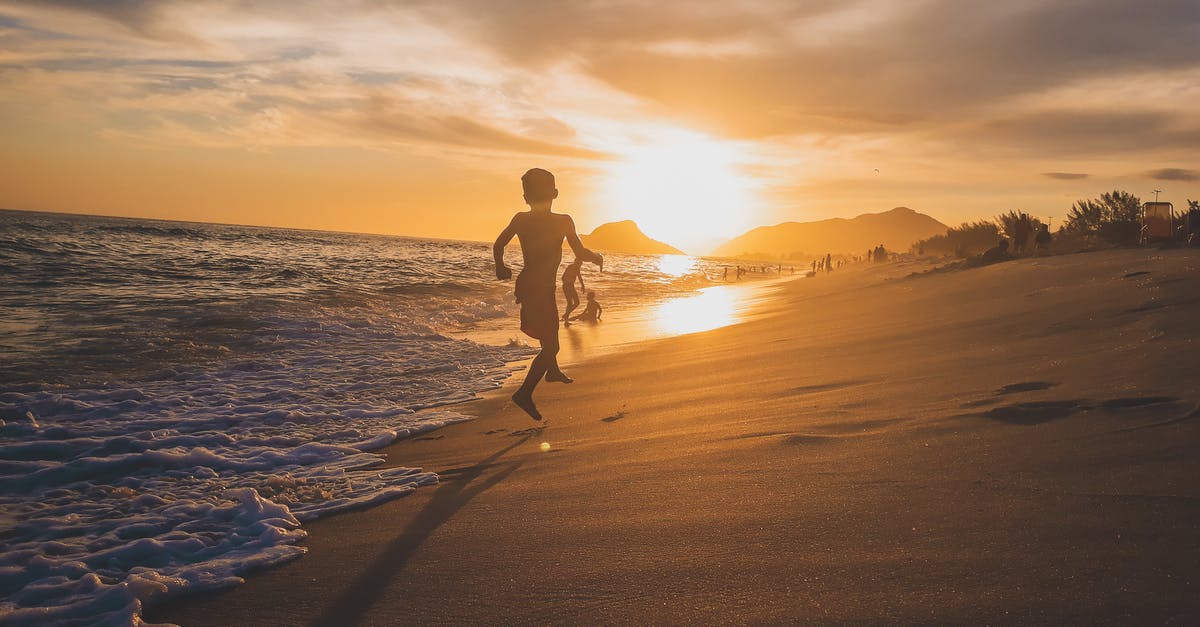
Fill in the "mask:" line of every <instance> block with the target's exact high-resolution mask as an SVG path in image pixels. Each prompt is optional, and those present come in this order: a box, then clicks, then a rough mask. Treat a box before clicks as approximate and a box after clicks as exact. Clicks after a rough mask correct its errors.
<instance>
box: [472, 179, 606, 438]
mask: <svg viewBox="0 0 1200 627" xmlns="http://www.w3.org/2000/svg"><path fill="white" fill-rule="evenodd" d="M521 186H522V187H523V188H524V191H525V203H526V204H528V205H529V211H522V212H520V213H518V214H517V215H515V216H513V218H512V221H511V222H509V223H508V226H507V227H505V229H504V230H503V231H501V232H500V236H499V237H497V238H496V243H495V244H494V245H493V246H492V256H493V257H494V258H495V260H496V278H497V279H500V280H508V279H509V278H511V277H512V270H509V269H508V266H506V265H504V247H505V246H507V245H508V243H509V242H511V241H512V238H513V236H514V235H515V236H517V239H518V240H519V241H520V243H521V256H522V257H523V258H524V260H525V265H524V267H523V268H521V274H520V275H518V276H517V285H516V289H515V292H516V296H517V302H518V303H520V304H521V331H524V332H525V334H526V335H528V336H529V337H532V338H534V339H536V340H538V341H539V342H540V343H541V345H542V350H541V352H539V353H538V354H537V357H534V358H533V363H532V364H530V366H529V372H528V373H527V374H526V375H525V381H524V383H522V384H521V387H520V388H518V389H517V391H516V392H515V393H513V395H512V400H513V402H514V403H516V405H517V407H520V408H521V409H523V410H525V413H527V414H529V416H530V417H531V418H533V419H534V420H541V419H542V415H541V413H539V412H538V409H537V406H536V405H534V404H533V388H535V387H537V384H538V382H539V381H541V380H542V377H543V376H545V377H546V380H547V381H557V382H561V383H571V381H572V379H571V378H570V377H568V376H567V375H566V374H564V373H563V371H562V370H560V369H559V367H558V302H557V298H556V295H555V293H554V292H555V289H554V288H555V279H556V278H557V275H558V265H559V264H560V263H561V262H562V242H563V239H564V238H565V239H566V240H567V243H568V244H570V245H571V250H573V251H574V252H575V257H576V259H581V260H583V261H590V262H592V263H594V264H597V265H599V264H601V263H604V257H602V256H601V255H599V254H597V253H594V252H592V251H590V250H588V249H586V248H584V247H583V242H581V241H579V235H578V234H577V233H576V232H575V221H574V220H572V219H571V216H569V215H566V214H561V213H551V212H550V206H551V205H553V204H554V199H555V198H558V189H556V188H555V187H554V175H553V174H551V173H550V172H548V171H546V170H543V169H541V168H534V169H532V170H530V171H528V172H526V173H525V175H524V176H522V177H521Z"/></svg>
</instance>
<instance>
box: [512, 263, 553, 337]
mask: <svg viewBox="0 0 1200 627" xmlns="http://www.w3.org/2000/svg"><path fill="white" fill-rule="evenodd" d="M554 288H555V285H554V275H550V279H549V280H545V281H538V280H536V279H531V278H529V277H527V276H526V275H525V273H524V272H522V273H521V274H520V275H518V276H517V288H516V294H517V302H518V303H520V304H521V331H523V332H524V333H525V335H528V336H529V337H531V338H534V339H535V340H545V339H548V338H551V337H557V336H558V299H557V298H556V296H557V294H555V289H554Z"/></svg>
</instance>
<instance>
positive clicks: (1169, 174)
mask: <svg viewBox="0 0 1200 627" xmlns="http://www.w3.org/2000/svg"><path fill="white" fill-rule="evenodd" d="M1146 176H1147V177H1149V178H1152V179H1154V180H1156V181H1188V182H1193V181H1200V170H1186V169H1184V168H1160V169H1158V170H1150V171H1149V172H1147V173H1146Z"/></svg>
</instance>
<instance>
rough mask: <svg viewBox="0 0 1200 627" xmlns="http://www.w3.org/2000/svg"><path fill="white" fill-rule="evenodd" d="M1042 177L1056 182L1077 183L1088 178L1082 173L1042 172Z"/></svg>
mask: <svg viewBox="0 0 1200 627" xmlns="http://www.w3.org/2000/svg"><path fill="white" fill-rule="evenodd" d="M1042 176H1044V177H1046V178H1048V179H1054V180H1057V181H1078V180H1080V179H1085V178H1087V177H1088V175H1087V174H1085V173H1083V172H1043V173H1042Z"/></svg>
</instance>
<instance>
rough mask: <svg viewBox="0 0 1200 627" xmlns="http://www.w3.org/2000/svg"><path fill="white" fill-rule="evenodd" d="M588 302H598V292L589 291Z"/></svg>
mask: <svg viewBox="0 0 1200 627" xmlns="http://www.w3.org/2000/svg"><path fill="white" fill-rule="evenodd" d="M588 300H596V290H588Z"/></svg>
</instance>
